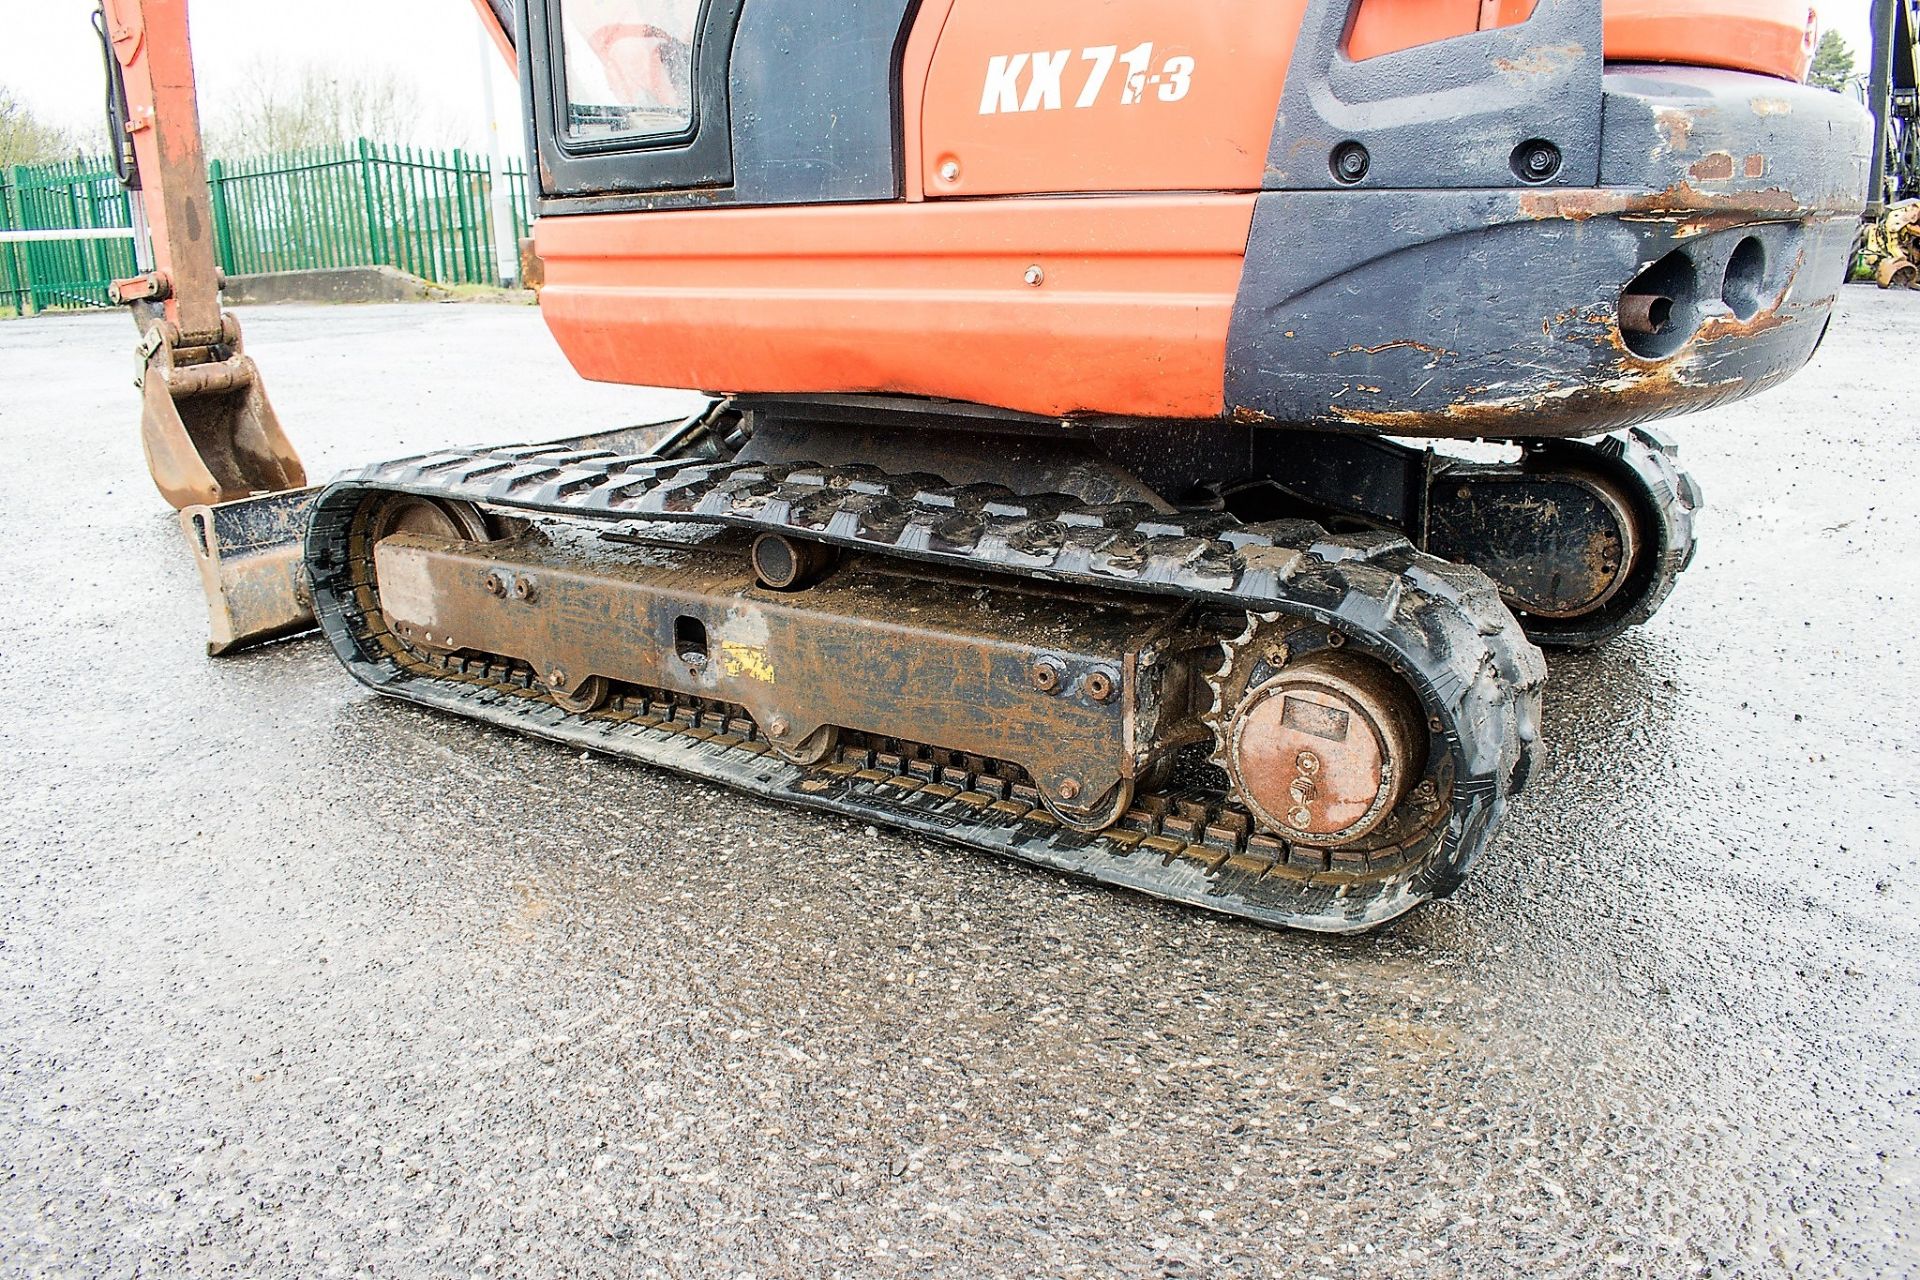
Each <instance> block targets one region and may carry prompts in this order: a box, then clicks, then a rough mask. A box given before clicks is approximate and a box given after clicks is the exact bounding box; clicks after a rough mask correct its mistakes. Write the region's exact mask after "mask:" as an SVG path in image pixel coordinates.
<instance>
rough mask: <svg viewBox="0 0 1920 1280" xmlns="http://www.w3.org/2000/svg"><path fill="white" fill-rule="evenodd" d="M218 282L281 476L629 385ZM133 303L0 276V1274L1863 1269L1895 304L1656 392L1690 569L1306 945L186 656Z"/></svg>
mask: <svg viewBox="0 0 1920 1280" xmlns="http://www.w3.org/2000/svg"><path fill="white" fill-rule="evenodd" d="M246 319H247V322H248V334H249V338H250V343H251V349H252V350H253V352H254V354H255V355H256V356H257V357H258V358H259V360H260V363H261V366H262V368H263V369H264V370H265V371H266V377H267V379H268V385H269V387H270V389H271V391H272V393H273V397H274V400H275V402H276V404H277V405H278V407H279V409H280V412H281V415H282V417H283V419H284V420H285V422H286V423H287V425H288V428H289V430H290V432H291V434H292V435H293V436H294V437H295V439H296V440H297V441H298V442H299V444H300V447H301V448H302V450H303V451H304V453H305V454H306V457H307V459H308V461H309V464H310V466H311V468H312V470H313V471H314V472H315V474H318V475H325V474H328V473H330V472H332V471H334V470H337V469H341V468H344V467H346V466H349V465H353V464H355V463H359V462H363V461H368V460H372V459H374V458H376V457H380V456H390V455H397V454H399V453H403V452H407V451H413V450H418V449H423V448H427V447H431V446H433V445H436V444H442V443H483V442H497V441H503V440H511V439H525V438H541V437H551V436H556V435H562V434H568V433H570V432H572V431H575V430H581V429H591V428H599V427H610V426H617V425H623V424H626V423H629V422H633V421H637V420H645V419H649V418H653V417H658V416H664V415H665V414H667V413H669V412H671V411H672V410H673V409H674V408H675V407H676V406H678V405H679V404H681V403H683V402H682V401H679V400H676V399H675V398H674V397H672V396H669V395H665V394H660V393H649V392H642V391H634V390H628V389H619V388H604V387H591V386H587V385H585V384H582V383H580V382H579V381H578V380H577V379H575V378H574V377H573V376H572V375H571V373H570V372H569V371H568V370H567V368H566V366H565V364H564V361H563V360H562V359H561V358H560V356H559V355H558V353H557V352H556V351H555V349H554V347H553V344H552V342H551V341H550V339H549V338H548V337H547V336H546V333H545V330H544V329H543V327H542V326H541V324H540V322H539V319H538V316H537V314H536V313H535V312H533V311H532V310H529V309H520V308H499V307H472V306H469V307H457V306H414V307H395V308H384V307H370V308H330V309H323V308H292V307H289V308H279V309H262V310H256V311H254V312H252V313H251V314H249V315H248V316H247V317H246ZM132 344H133V331H132V326H131V325H130V324H129V323H128V322H127V321H126V319H125V318H124V317H122V316H118V315H93V316H82V317H53V318H42V319H38V320H22V321H11V322H0V458H4V465H3V466H0V533H4V536H3V537H0V601H4V609H0V646H3V649H4V655H5V662H4V663H3V664H0V762H4V765H5V769H6V779H5V784H4V792H0V794H4V797H5V799H4V803H0V1274H3V1275H6V1276H28V1275H75V1276H134V1275H139V1276H157V1275H214V1274H222V1275H244V1276H333V1275H342V1276H346V1275H363V1274H364V1275H380V1276H441V1275H447V1276H455V1275H461V1276H464V1275H484V1276H494V1275H498V1276H554V1275H621V1276H626V1275H639V1276H649V1275H660V1276H674V1277H681V1276H685V1277H705V1276H714V1277H732V1278H737V1277H743V1276H749V1275H751V1276H756V1277H763V1278H764V1277H773V1276H809V1277H810V1276H829V1275H844V1276H893V1275H905V1276H968V1277H973V1276H980V1277H987V1276H1009V1277H1026V1276H1082V1275H1084V1276H1158V1275H1187V1276H1213V1275H1220V1276H1256V1275H1261V1276H1264V1275H1297V1276H1304V1277H1320V1276H1327V1277H1348V1276H1395V1277H1422V1276H1442V1277H1451V1276H1461V1277H1468V1276H1471V1277H1484V1276H1497V1275H1522V1274H1524V1275H1527V1276H1602V1275H1620V1276H1640V1275H1657V1276H1685V1275H1711V1276H1775V1275H1787V1276H1807V1277H1832V1276H1850V1277H1851V1276H1862V1277H1864V1276H1898V1275H1911V1274H1920V1235H1917V1232H1920V1157H1917V1156H1916V1150H1917V1149H1920V1049H1917V1048H1916V1031H1917V1029H1920V853H1916V836H1915V820H1916V817H1917V816H1920V814H1917V813H1916V807H1917V804H1916V797H1920V760H1917V759H1916V747H1915V736H1914V735H1915V726H1916V725H1920V689H1916V684H1915V679H1914V674H1915V669H1914V657H1915V653H1916V627H1917V626H1920V624H1917V623H1916V617H1917V616H1920V568H1917V566H1920V511H1917V510H1916V504H1915V502H1914V500H1913V496H1912V495H1913V484H1914V478H1915V472H1916V469H1920V415H1917V414H1916V413H1915V412H1914V410H1913V404H1912V393H1911V387H1912V385H1913V381H1912V380H1913V361H1914V353H1915V352H1920V297H1916V295H1904V296H1900V295H1887V294H1880V293H1878V292H1875V291H1872V290H1862V289H1857V288H1856V289H1852V290H1849V291H1848V292H1847V294H1846V295H1845V302H1844V308H1843V314H1842V316H1841V317H1840V318H1839V319H1838V320H1837V321H1836V322H1835V324H1834V326H1833V330H1832V333H1831V335H1830V336H1829V338H1828V341H1827V343H1826V346H1825V349H1824V350H1823V351H1822V352H1821V353H1820V355H1819V357H1818V358H1817V360H1816V362H1815V364H1814V365H1813V366H1812V368H1810V369H1809V370H1808V371H1807V372H1806V373H1804V374H1802V375H1801V376H1800V377H1798V378H1797V379H1795V380H1794V381H1792V382H1790V383H1789V384H1788V385H1787V386H1786V387H1784V388H1782V389H1780V390H1778V391H1776V392H1773V393H1771V394H1769V395H1767V396H1764V397H1762V398H1760V399H1757V400H1754V401H1749V402H1746V403H1742V404H1738V405H1734V406H1731V407H1727V408H1724V409H1720V410H1717V411H1715V412H1712V413H1709V414H1703V415H1700V416H1698V417H1695V418H1692V419H1689V420H1685V421H1681V422H1678V423H1676V424H1674V430H1675V432H1676V434H1677V435H1678V437H1679V438H1680V439H1681V441H1682V445H1683V457H1685V458H1686V459H1687V460H1688V461H1689V462H1690V463H1691V465H1692V466H1693V468H1694V470H1695V472H1696V474H1697V475H1698V476H1699V477H1700V479H1701V481H1702V483H1703V485H1704V487H1705V490H1706V494H1707V497H1708V500H1709V502H1710V504H1711V506H1710V509H1709V510H1708V512H1707V513H1706V515H1705V517H1704V518H1703V538H1704V543H1703V547H1702V550H1701V553H1700V556H1699V558H1698V560H1697V561H1696V563H1695V565H1694V567H1693V569H1692V570H1691V571H1690V572H1689V574H1688V575H1687V577H1686V578H1685V579H1684V580H1683V581H1682V584H1681V586H1680V588H1679V590H1678V592H1677V593H1676V594H1675V596H1674V598H1673V600H1672V602H1671V603H1670V604H1669V605H1668V606H1667V608H1666V610H1665V611H1664V612H1663V613H1662V614H1661V615H1660V616H1659V617H1658V618H1656V619H1655V620H1654V621H1653V622H1652V623H1651V624H1650V625H1648V626H1646V627H1644V628H1643V629H1641V630H1640V631H1639V632H1637V633H1635V634H1634V635H1632V636H1631V637H1630V638H1628V639H1626V640H1624V641H1622V642H1620V643H1618V644H1616V645H1614V646H1613V647H1612V648H1610V649H1609V650H1607V651H1606V652H1604V653H1601V654H1598V655H1594V656H1585V657H1580V656H1557V657H1554V658H1553V659H1552V667H1553V679H1552V682H1551V684H1550V691H1549V695H1548V705H1547V710H1548V726H1547V728H1548V736H1549V740H1550V743H1551V750H1550V754H1549V757H1548V763H1547V767H1546V768H1545V770H1544V771H1543V772H1542V773H1541V774H1539V775H1538V776H1537V777H1536V779H1535V781H1534V782H1533V784H1532V786H1531V788H1530V789H1529V791H1528V792H1527V794H1526V795H1525V796H1524V797H1522V798H1521V800H1520V801H1519V802H1518V803H1517V804H1516V806H1515V808H1514V810H1513V812H1512V815H1511V819H1510V821H1509V823H1508V824H1507V827H1506V830H1505V834H1504V836H1503V837H1502V838H1501V839H1500V840H1499V841H1497V842H1496V844H1495V845H1494V847H1493V849H1492V850H1491V852H1490V854H1489V856H1488V857H1487V859H1486V860H1485V861H1484V862H1483V863H1482V865H1481V866H1480V868H1479V870H1478V872H1477V873H1476V876H1475V878H1474V879H1473V880H1472V881H1471V882H1470V883H1469V885H1468V887H1467V888H1466V889H1465V890H1464V891H1463V892H1461V893H1460V894H1459V895H1457V896H1456V897H1454V898H1453V899H1451V900H1449V901H1446V902H1443V903H1437V904H1434V905H1431V906H1428V907H1425V908H1423V909H1421V910H1419V911H1417V912H1415V913H1414V914H1413V915H1411V916H1409V917H1407V918H1405V919H1404V920H1402V921H1400V922H1399V923H1397V924H1396V925H1394V926H1392V927H1390V928H1389V929H1387V930H1386V931H1384V932H1381V933H1378V934H1375V935H1372V936H1370V937H1367V938H1362V939H1349V940H1329V939H1326V938H1321V937H1311V936H1297V935H1289V934H1283V933H1276V932H1270V931H1267V930H1263V929H1260V928H1256V927H1252V926H1248V925H1243V924H1240V923H1236V922H1233V921H1227V920H1221V919H1216V918H1212V917H1209V916H1207V915H1204V914H1201V913H1198V912H1194V911H1190V910H1184V909H1180V908H1175V907H1170V906H1165V905H1162V904H1158V903H1155V902H1152V901H1149V900H1146V899H1142V898H1139V897H1136V896H1131V895H1128V894H1126V893H1123V892H1118V891H1112V890H1103V889H1099V888H1095V887H1091V886H1087V885H1083V884H1079V883H1075V882H1071V881H1067V880H1064V879H1061V878H1059V877H1056V876H1053V875H1049V874H1045V873H1041V872H1037V871H1033V870H1029V869H1025V868H1021V867H1016V866H1010V865H1005V864H1002V863H999V862H995V861H992V860H990V859H987V858H984V857H981V856H978V855H975V854H971V853H966V852H963V851H956V850H952V849H947V848H943V847H939V846H935V845H932V844H929V843H926V842H923V841H920V840H917V839H907V838H901V837H897V836H895V835H892V834H889V833H885V832H876V831H874V830H872V829H870V828H864V827H862V826H860V825H858V824H853V823H848V822H844V821H839V820H835V819H823V818H819V817H815V816H809V815H805V814H800V813H796V812H791V811H785V810H781V809H778V808H772V807H767V806H764V805H762V804H759V803H757V802H753V801H749V800H746V799H744V798H741V797H737V796H734V795H732V794H729V793H726V792H723V791H720V790H716V789H713V788H709V787H705V786H701V785H697V784H691V783H687V782H683V781H680V780H676V779H674V778H672V777H669V776H665V775H662V774H659V773H655V772H651V771H648V770H645V769H641V768H637V767H630V766H626V765H620V764H614V763H610V762H607V761H603V760H595V759H587V758H583V757H582V756H581V755H580V754H579V753H578V752H573V751H568V750H565V749H562V748H559V747H555V746H552V745H548V744H543V743H540V742H536V741H532V740H527V739H521V738H518V737H516V736H513V735H510V734H506V733H502V732H498V731H494V730H488V729H482V728H479V727H476V726H471V725H467V724H464V723H461V722H458V721H454V720H450V719H447V718H444V717H441V716H438V715H435V714H432V713H428V712H425V711H422V710H418V709H413V708H409V707H407V706H404V705H401V704H397V703H391V702H387V701H383V700H379V699H376V698H375V697H374V696H373V695H372V694H370V693H368V692H367V691H366V690H364V689H362V688H360V687H359V686H358V685H356V684H354V683H353V682H352V681H351V680H349V679H348V678H347V677H346V676H345V674H344V673H342V672H341V671H340V670H339V669H338V667H337V665H336V663H335V661H334V659H333V657H332V655H331V654H330V652H328V651H327V650H326V649H325V647H324V645H323V644H322V643H321V642H319V641H318V640H316V639H311V638H309V639H304V640H299V641H295V642H292V643H288V644H284V645H281V646H278V647H275V648H271V649H268V650H265V651H262V652H258V653H255V654H252V655H249V656H244V657H238V658H232V659H224V660H209V659H207V658H205V657H203V656H202V654H201V650H200V643H201V639H202V637H203V635H204V621H203V617H202V613H201V605H200V600H199V589H198V583H197V579H196V577H195V574H194V570H193V568H192V566H191V564H190V562H189V559H188V556H187V553H186V550H185V548H184V546H183V545H182V544H181V541H180V535H179V533H178V532H177V529H176V526H175V524H174V523H173V520H172V517H171V514H170V513H169V512H167V511H166V510H165V508H164V506H163V505H162V504H161V503H160V501H159V499H158V498H157V497H156V496H155V494H154V492H153V490H152V489H151V487H150V486H149V484H148V482H147V480H146V478H145V474H144V470H143V466H142V462H141V457H140V451H139V448H138V445H137V442H136V433H135V423H136V421H137V415H138V401H137V397H136V393H135V392H134V391H133V389H132V387H131V385H130V382H129V379H130V377H131V375H132V372H133V363H132V355H131V350H132Z"/></svg>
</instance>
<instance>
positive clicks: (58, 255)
mask: <svg viewBox="0 0 1920 1280" xmlns="http://www.w3.org/2000/svg"><path fill="white" fill-rule="evenodd" d="M131 225H132V217H131V215H130V211H129V208H128V205H127V193H126V192H125V191H124V190H122V189H121V186H120V181H119V179H118V178H116V177H114V174H113V170H112V169H111V168H109V167H108V166H107V164H106V163H105V162H104V161H93V160H69V161H67V162H65V163H63V164H52V165H38V166H34V167H31V168H29V167H25V166H16V167H14V168H13V169H10V170H0V231H70V230H75V229H82V228H84V229H94V228H99V227H125V226H131ZM132 274H134V265H133V241H132V240H130V239H129V240H68V241H42V242H37V243H26V244H21V243H11V244H6V243H0V307H4V308H6V309H8V310H11V311H13V312H14V313H16V314H28V313H31V312H35V311H47V310H51V309H54V308H63V307H104V306H106V305H108V301H107V284H108V282H109V281H111V280H113V279H115V278H117V277H124V276H130V275H132Z"/></svg>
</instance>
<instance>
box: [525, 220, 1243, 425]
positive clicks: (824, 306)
mask: <svg viewBox="0 0 1920 1280" xmlns="http://www.w3.org/2000/svg"><path fill="white" fill-rule="evenodd" d="M1252 218H1253V197H1251V196H1243V195H1209V196H1191V195H1189V196H1139V197H1131V198H1125V199H1065V200H1030V201H983V202H978V203H974V202H961V203H938V202H922V203H917V204H904V205H903V204H899V203H889V204H877V205H842V206H818V207H812V208H805V209H734V210H687V211H674V212H652V213H615V214H596V215H583V216H573V217H565V218H543V219H541V220H540V221H539V222H537V223H536V224H535V237H536V240H537V248H538V252H539V254H540V256H541V258H543V259H544V260H545V262H546V271H547V283H546V287H545V288H544V290H543V291H542V293H541V296H540V304H541V310H542V312H543V313H544V314H545V315H546V318H547V323H548V325H549V326H550V327H551V328H552V329H553V332H554V335H555V337H556V338H557V339H558V340H559V343H560V346H561V348H562V349H563V350H565V351H566V353H567V355H568V357H569V358H570V359H571V360H572V361H573V364H574V367H575V368H577V369H578V370H579V371H580V373H581V374H582V375H583V376H585V377H588V378H593V379H597V380H600V381H605V382H626V383H641V384H651V385H656V386H671V387H695V388H699V389H701V390H705V391H711V392H753V391H765V392H794V393H803V392H852V391H872V392H895V393H902V394H908V395H922V396H939V397H945V398H950V399H956V400H969V401H974V402H978V403H981V404H993V405H1000V406H1003V407H1005V408H1009V409H1016V410H1022V411H1025V412H1029V413H1039V414H1065V413H1071V412H1076V411H1083V410H1085V411H1096V412H1108V413H1123V414H1134V415H1144V416H1169V417H1215V416H1218V415H1219V414H1220V413H1221V412H1223V410H1224V407H1225V406H1224V391H1223V386H1224V381H1225V363H1226V350H1227V329H1228V324H1229V322H1230V319H1231V314H1232V308H1233V301H1234V295H1235V293H1236V291H1237V289H1238V288H1239V284H1240V273H1241V263H1242V258H1243V256H1244V254H1245V252H1246V245H1247V235H1248V231H1249V228H1250V226H1251V224H1252ZM930 350H931V351H938V352H939V353H940V358H938V359H928V358H927V354H928V352H929V351H930Z"/></svg>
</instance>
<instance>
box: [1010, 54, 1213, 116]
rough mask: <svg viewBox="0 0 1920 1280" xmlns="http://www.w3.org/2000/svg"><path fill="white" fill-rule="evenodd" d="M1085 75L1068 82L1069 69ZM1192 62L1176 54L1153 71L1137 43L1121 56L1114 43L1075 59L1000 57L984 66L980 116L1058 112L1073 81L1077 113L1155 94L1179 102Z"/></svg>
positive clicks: (1188, 81)
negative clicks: (1112, 85)
mask: <svg viewBox="0 0 1920 1280" xmlns="http://www.w3.org/2000/svg"><path fill="white" fill-rule="evenodd" d="M1115 62H1118V63H1120V64H1122V66H1123V67H1124V68H1125V73H1124V74H1123V75H1122V76H1121V78H1120V81H1119V92H1118V93H1117V94H1115V93H1112V92H1109V91H1107V83H1108V81H1109V80H1110V79H1112V76H1113V64H1114V63H1115ZM1070 69H1072V70H1077V71H1079V72H1083V73H1084V77H1085V78H1084V79H1081V78H1080V77H1079V76H1078V75H1076V76H1072V77H1070V76H1069V75H1068V72H1069V70H1070ZM1193 69H1194V62H1193V59H1192V58H1189V57H1187V56H1186V55H1185V54H1176V55H1175V56H1173V57H1171V58H1168V59H1167V60H1166V61H1165V62H1163V63H1162V64H1161V65H1160V69H1159V70H1158V71H1155V70H1153V44H1152V42H1151V41H1149V42H1147V43H1144V44H1137V45H1135V46H1134V47H1133V48H1131V49H1129V50H1127V51H1126V52H1125V53H1122V52H1120V46H1119V45H1117V44H1103V45H1096V46H1094V47H1093V48H1091V49H1082V50H1081V51H1080V56H1079V58H1078V59H1077V60H1076V59H1075V58H1074V56H1073V50H1071V49H1056V50H1053V51H1051V52H1048V51H1044V50H1043V51H1041V52H1039V53H1014V54H999V55H996V56H994V57H993V58H992V59H991V60H990V61H988V63H987V83H986V87H985V88H984V89H982V90H981V92H980V114H981V115H983V116H991V115H1002V114H1007V113H1012V112H1019V111H1059V110H1061V109H1062V108H1063V107H1064V106H1065V105H1066V103H1067V84H1066V82H1067V81H1068V80H1069V79H1070V78H1071V79H1072V80H1073V81H1074V83H1075V84H1076V85H1078V87H1079V92H1078V93H1077V94H1075V95H1074V97H1073V105H1074V107H1075V108H1076V109H1079V110H1084V109H1086V108H1088V107H1094V106H1098V105H1099V104H1100V102H1101V101H1102V100H1103V99H1104V100H1106V101H1113V100H1114V99H1115V98H1118V100H1119V103H1120V105H1121V106H1127V107H1130V106H1134V105H1136V104H1138V103H1140V102H1143V101H1145V100H1146V98H1147V91H1148V90H1150V89H1151V90H1153V91H1154V92H1155V94H1156V95H1157V96H1158V97H1159V99H1160V101H1162V102H1178V101H1180V99H1182V98H1184V97H1186V96H1187V91H1188V90H1189V89H1191V88H1192V87H1193Z"/></svg>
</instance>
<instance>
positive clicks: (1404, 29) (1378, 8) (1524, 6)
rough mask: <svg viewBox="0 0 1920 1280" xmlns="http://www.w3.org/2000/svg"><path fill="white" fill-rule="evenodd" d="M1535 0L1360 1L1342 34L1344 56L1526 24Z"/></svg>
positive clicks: (1368, 55) (1365, 55)
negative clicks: (1351, 25)
mask: <svg viewBox="0 0 1920 1280" xmlns="http://www.w3.org/2000/svg"><path fill="white" fill-rule="evenodd" d="M1537 3H1538V0H1365V2H1364V3H1363V4H1361V6H1360V9H1359V11H1358V12H1357V13H1355V14H1354V15H1353V29H1352V30H1351V31H1349V32H1348V33H1347V56H1348V57H1349V58H1352V59H1353V60H1354V61H1356V62H1358V61H1361V60H1363V59H1366V58H1377V57H1379V56H1380V55H1381V54H1383V53H1397V52H1399V51H1400V50H1402V49H1411V48H1414V47H1415V46H1416V45H1423V44H1431V43H1432V42H1433V41H1435V40H1446V39H1448V38H1450V37H1452V36H1463V35H1466V34H1467V33H1468V32H1469V31H1490V30H1492V29H1493V28H1495V27H1509V26H1512V25H1513V24H1514V23H1516V22H1525V21H1526V20H1527V19H1528V18H1531V17H1532V16H1533V10H1534V6H1535V5H1536V4H1537Z"/></svg>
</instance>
